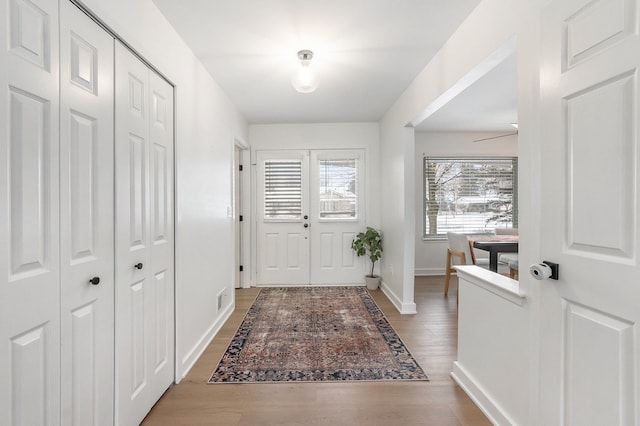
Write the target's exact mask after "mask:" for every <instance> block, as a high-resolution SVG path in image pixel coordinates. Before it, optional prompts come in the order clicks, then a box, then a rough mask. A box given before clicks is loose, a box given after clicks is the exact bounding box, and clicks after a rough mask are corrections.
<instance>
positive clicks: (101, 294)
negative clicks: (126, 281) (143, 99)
mask: <svg viewBox="0 0 640 426" xmlns="http://www.w3.org/2000/svg"><path fill="white" fill-rule="evenodd" d="M113 43H114V39H113V37H112V36H110V35H109V34H108V33H107V32H106V31H104V30H103V29H102V28H100V27H99V26H98V25H97V24H96V23H95V22H94V21H93V20H91V19H90V18H89V17H88V16H87V15H85V14H84V13H83V12H82V11H80V9H78V8H77V7H76V6H74V5H73V4H71V2H69V1H68V0H62V1H61V2H60V64H61V66H60V282H61V284H60V288H61V297H60V303H61V322H60V326H61V335H60V336H61V364H60V366H61V388H60V390H61V392H60V396H61V399H62V402H61V403H62V411H61V418H62V424H63V425H112V424H113V408H114V407H113V400H114V398H113V383H114V312H113V310H114V234H113V232H114V224H113V220H114V218H113V212H114V197H113V181H114V175H113V115H114V114H113V102H114V95H113V91H114V87H113V54H114V52H113Z"/></svg>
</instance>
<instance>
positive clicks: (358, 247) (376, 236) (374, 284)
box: [351, 226, 382, 290]
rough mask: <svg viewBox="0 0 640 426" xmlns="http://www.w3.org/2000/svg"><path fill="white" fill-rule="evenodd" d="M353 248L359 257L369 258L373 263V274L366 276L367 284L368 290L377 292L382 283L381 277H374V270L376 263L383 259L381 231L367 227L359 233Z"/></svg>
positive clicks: (352, 245)
mask: <svg viewBox="0 0 640 426" xmlns="http://www.w3.org/2000/svg"><path fill="white" fill-rule="evenodd" d="M351 248H352V249H353V251H355V252H356V255H358V256H364V255H365V254H366V255H367V256H369V260H370V261H371V274H369V275H367V276H365V281H366V282H367V288H368V289H370V290H375V289H377V288H378V285H379V283H380V277H378V276H377V275H374V272H373V270H374V268H375V266H376V262H377V261H378V260H380V258H381V257H382V235H381V234H380V231H378V230H377V229H375V228H372V227H370V226H367V230H366V231H365V232H359V233H358V235H356V237H355V238H354V239H353V241H352V242H351Z"/></svg>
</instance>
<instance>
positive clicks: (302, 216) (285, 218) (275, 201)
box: [256, 151, 309, 285]
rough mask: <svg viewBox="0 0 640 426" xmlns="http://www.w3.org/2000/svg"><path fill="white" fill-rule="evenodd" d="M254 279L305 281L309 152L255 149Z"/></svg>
mask: <svg viewBox="0 0 640 426" xmlns="http://www.w3.org/2000/svg"><path fill="white" fill-rule="evenodd" d="M257 161H258V172H257V175H258V176H257V178H258V179H257V180H258V185H257V194H258V201H257V209H256V210H257V213H258V241H257V246H258V249H257V252H258V253H257V261H258V273H257V283H258V284H259V285H260V284H282V285H286V284H298V285H299V284H309V220H308V219H309V201H308V195H307V189H306V188H308V186H309V154H308V152H307V151H260V152H258V153H257Z"/></svg>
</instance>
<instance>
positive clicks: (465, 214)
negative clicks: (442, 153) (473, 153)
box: [424, 157, 518, 239]
mask: <svg viewBox="0 0 640 426" xmlns="http://www.w3.org/2000/svg"><path fill="white" fill-rule="evenodd" d="M517 176H518V160H517V158H516V157H500V158H466V157H425V158H424V213H425V214H424V236H425V238H427V239H438V238H443V237H446V234H447V232H460V233H467V234H480V233H489V232H493V231H494V230H495V228H498V227H502V228H510V227H517V226H518V225H517V221H518V218H517V211H518V208H517V207H518V206H517V204H518V195H517V188H518V185H517Z"/></svg>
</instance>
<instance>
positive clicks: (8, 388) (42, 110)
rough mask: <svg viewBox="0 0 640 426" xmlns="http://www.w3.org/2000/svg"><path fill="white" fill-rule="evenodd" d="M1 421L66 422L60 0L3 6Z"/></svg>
mask: <svg viewBox="0 0 640 426" xmlns="http://www.w3.org/2000/svg"><path fill="white" fill-rule="evenodd" d="M0 16H2V17H3V20H4V22H5V24H6V25H5V26H3V30H2V31H1V32H0V45H1V46H2V48H1V49H0V52H1V53H0V62H1V63H0V90H1V92H0V93H1V94H0V117H2V119H1V120H0V132H1V133H2V135H3V136H2V143H1V144H0V164H1V165H0V169H2V170H3V172H2V173H0V241H1V242H2V243H1V244H0V259H1V262H0V342H2V344H1V345H0V424H7V425H14V424H15V425H17V424H25V425H26V424H51V425H56V424H60V304H59V300H60V269H59V268H60V266H59V264H60V262H59V242H60V241H59V227H58V220H59V201H58V200H59V181H58V170H59V169H58V150H59V131H58V129H59V127H58V126H59V114H58V92H59V71H58V70H59V65H58V59H59V55H58V2H55V1H45V0H31V1H26V0H13V1H3V2H1V4H0Z"/></svg>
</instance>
